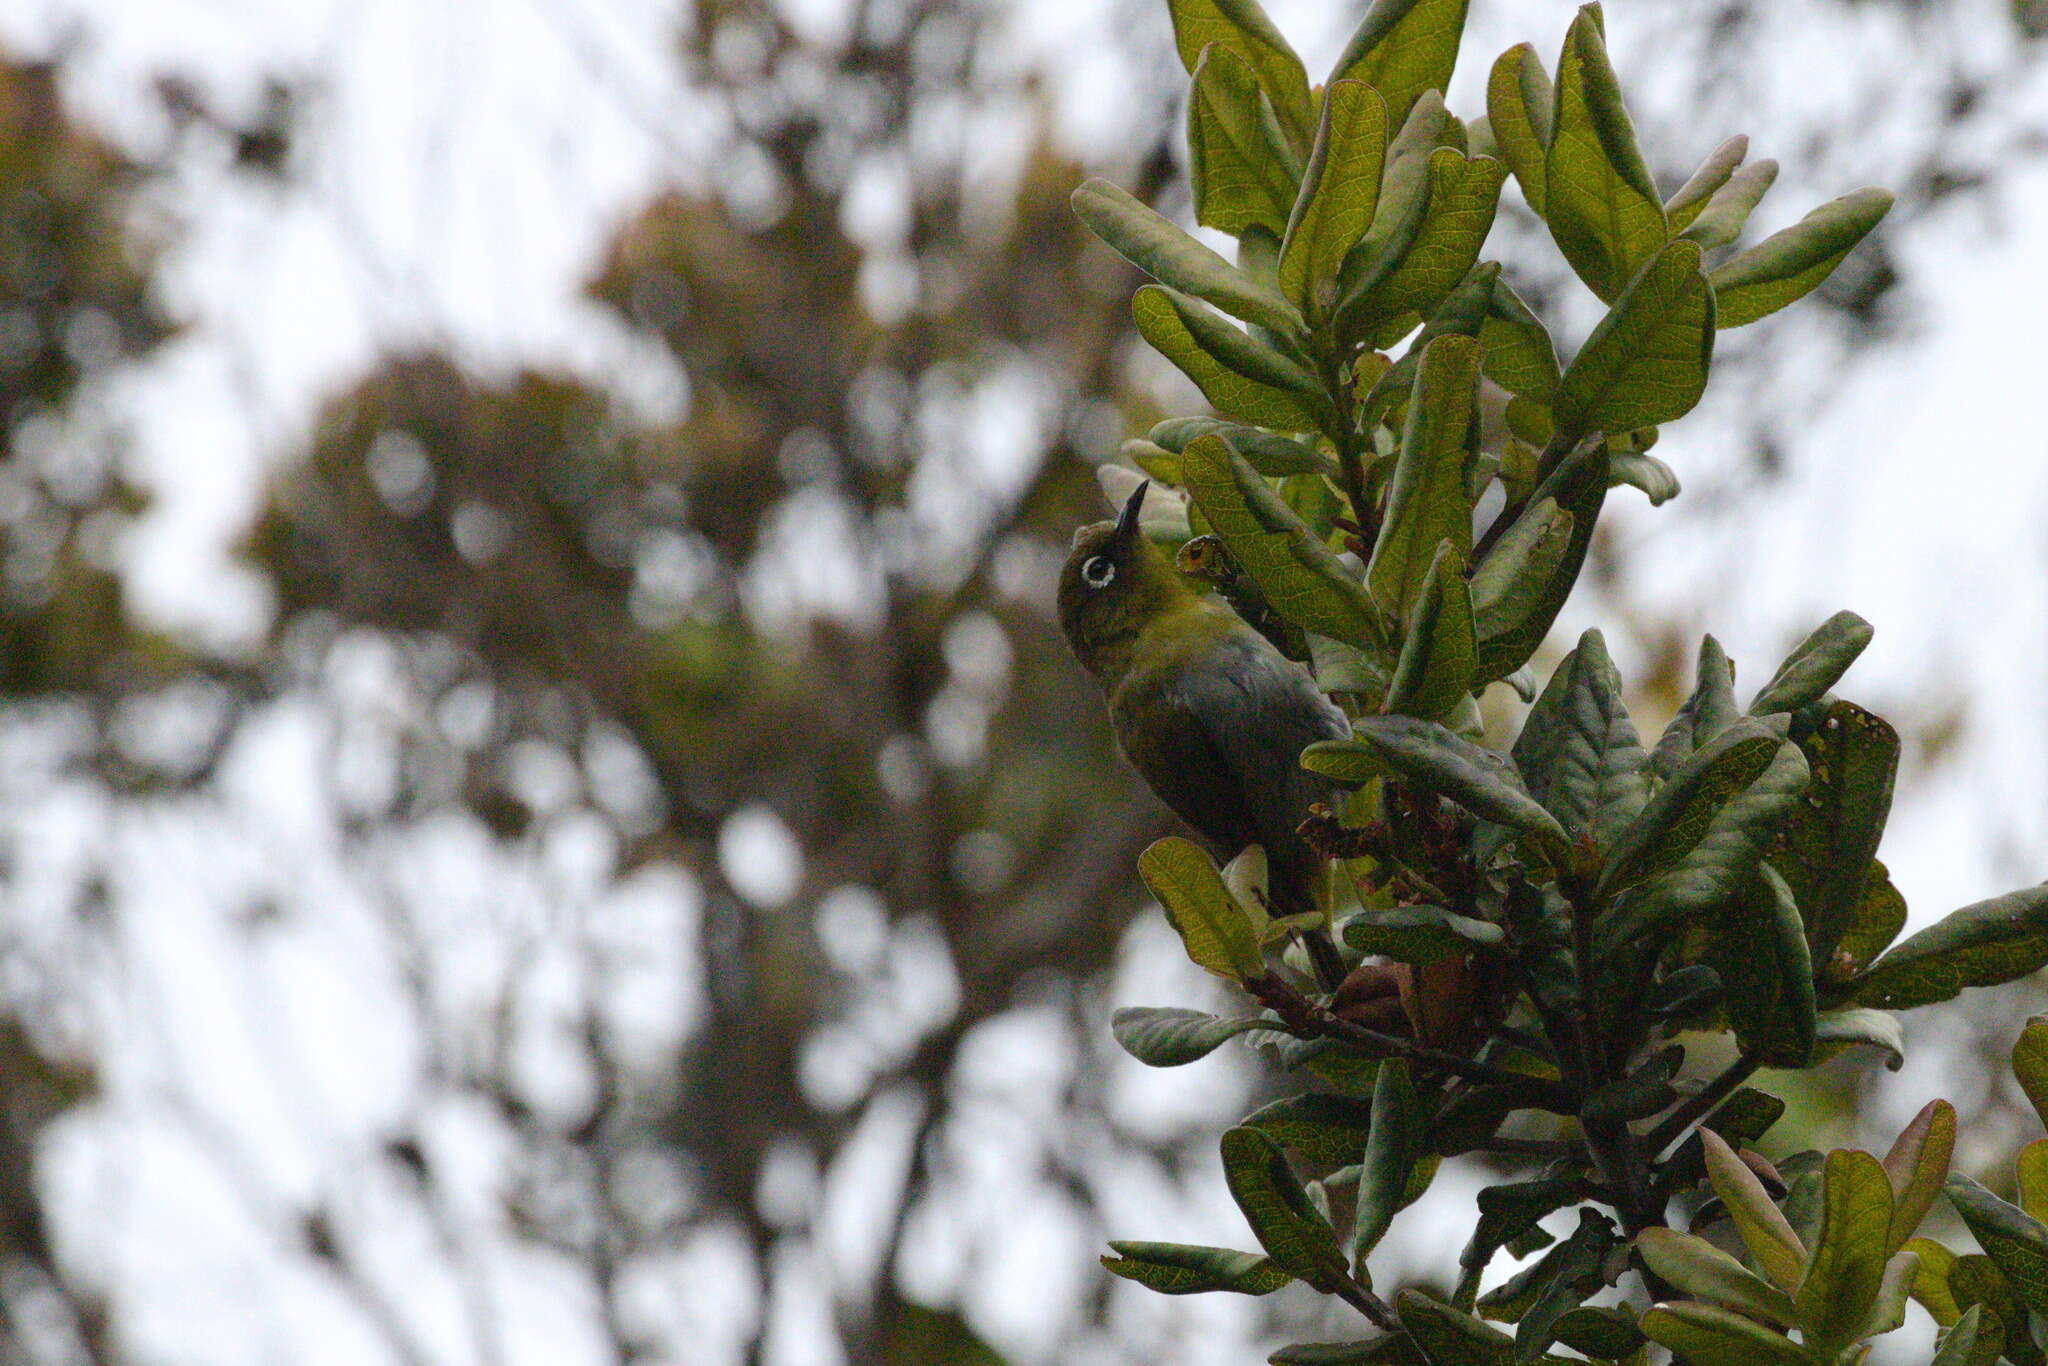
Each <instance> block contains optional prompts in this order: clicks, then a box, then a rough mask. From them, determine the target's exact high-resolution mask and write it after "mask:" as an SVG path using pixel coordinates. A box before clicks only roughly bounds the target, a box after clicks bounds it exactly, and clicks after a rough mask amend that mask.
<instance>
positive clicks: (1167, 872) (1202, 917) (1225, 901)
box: [1138, 835, 1266, 981]
mask: <svg viewBox="0 0 2048 1366" xmlns="http://www.w3.org/2000/svg"><path fill="white" fill-rule="evenodd" d="M1138 875H1139V876H1140V877H1142V878H1144V879H1145V885H1146V886H1147V887H1149V888H1151V889H1152V895H1153V896H1155V897H1157V898H1159V904H1160V905H1161V906H1162V907H1164V908H1165V910H1166V918H1167V921H1168V922H1169V923H1170V924H1172V926H1173V928H1174V930H1175V931H1176V932H1177V933H1178V934H1179V935H1180V939H1181V944H1182V945H1183V946H1184V947H1185V948H1186V949H1187V953H1188V957H1189V958H1191V959H1193V960H1194V961H1195V963H1196V965H1197V966H1199V967H1203V968H1206V969H1208V970H1209V971H1210V972H1213V973H1215V974H1216V975H1217V976H1218V977H1224V978H1228V979H1229V980H1231V981H1239V980H1242V979H1243V978H1247V977H1257V976H1259V975H1260V974H1261V973H1263V972H1264V971H1265V970H1266V960H1265V957H1264V955H1262V954H1261V953H1260V952H1259V941H1258V935H1257V933H1256V931H1255V930H1254V929H1253V927H1252V921H1251V917H1250V916H1249V915H1248V914H1247V913H1246V912H1245V909H1244V907H1242V906H1240V905H1238V904H1237V901H1236V900H1235V899H1234V898H1233V897H1232V896H1231V895H1230V890H1229V889H1228V888H1227V887H1225V886H1224V885H1223V878H1222V875H1221V874H1219V873H1218V872H1217V871H1216V865H1215V863H1214V862H1212V861H1211V860H1210V858H1209V856H1208V854H1206V853H1204V852H1203V851H1202V849H1201V846H1199V845H1197V844H1195V843H1194V842H1193V841H1192V840H1185V839H1181V838H1180V837H1179V836H1177V835H1176V836H1169V837H1167V838H1166V839H1163V840H1159V841H1156V842H1155V843H1153V844H1152V845H1151V846H1150V847H1149V848H1147V849H1146V850H1145V852H1144V853H1142V854H1140V855H1138Z"/></svg>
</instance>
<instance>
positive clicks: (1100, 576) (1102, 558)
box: [1081, 555, 1116, 588]
mask: <svg viewBox="0 0 2048 1366" xmlns="http://www.w3.org/2000/svg"><path fill="white" fill-rule="evenodd" d="M1081 577H1082V578H1083V579H1085V580H1087V582H1088V586H1089V587H1090V588H1107V587H1108V586H1109V581H1110V580H1111V579H1114V578H1115V577H1116V563H1115V561H1113V560H1111V559H1110V558H1109V556H1107V555H1090V556H1089V557H1088V558H1087V559H1086V560H1084V561H1082V562H1081Z"/></svg>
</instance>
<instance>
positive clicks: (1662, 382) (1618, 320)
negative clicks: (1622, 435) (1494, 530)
mask: <svg viewBox="0 0 2048 1366" xmlns="http://www.w3.org/2000/svg"><path fill="white" fill-rule="evenodd" d="M1713 356H1714V295H1713V291H1712V290H1711V289H1709V288H1708V287H1707V278H1706V276H1704V275H1702V274H1700V251H1699V247H1698V246H1696V245H1695V244H1693V243H1691V242H1686V241H1677V242H1671V243H1668V244H1666V245H1665V246H1664V247H1662V248H1661V249H1659V250H1657V251H1656V252H1655V253H1654V254H1653V255H1652V256H1651V257H1650V259H1649V260H1648V261H1647V262H1646V263H1645V264H1644V266H1643V268H1642V269H1641V270H1640V271H1639V272H1638V273H1637V274H1636V275H1635V277H1634V278H1633V279H1631V280H1630V281H1629V282H1628V285H1627V288H1625V289H1623V290H1621V292H1620V297H1619V298H1617V299H1616V300H1615V301H1614V307H1613V308H1611V309H1610V310H1608V313H1607V316H1606V317H1605V318H1602V319H1601V320H1600V323H1599V325H1598V326H1597V327H1595V328H1594V329H1593V334H1592V335H1591V336H1589V337H1588V338H1586V344H1585V345H1584V346H1582V347H1580V348H1579V354H1578V355H1576V356H1574V357H1573V358H1572V363H1571V365H1570V366H1569V367H1568V368H1567V369H1566V370H1565V372H1564V378H1563V379H1562V380H1560V381H1559V382H1558V388H1557V398H1556V400H1555V401H1554V402H1553V403H1552V405H1551V409H1552V413H1553V415H1554V416H1555V418H1556V421H1557V430H1558V432H1559V433H1560V434H1561V435H1562V436H1564V437H1567V438H1571V437H1578V436H1582V435H1584V434H1586V433H1588V432H1595V431H1601V432H1625V431H1630V430H1633V429H1634V428H1637V427H1650V426H1655V425H1656V424H1658V423H1663V422H1672V421H1676V420H1677V419H1678V418H1681V417H1683V416H1685V415H1686V414H1687V413H1689V412H1691V411H1692V407H1693V405H1694V404H1695V403H1698V402H1699V399H1700V394H1701V393H1702V392H1704V391H1705V389H1706V385H1707V368H1708V366H1709V365H1710V364H1711V363H1712V361H1713Z"/></svg>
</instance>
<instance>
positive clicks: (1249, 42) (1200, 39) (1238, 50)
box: [1168, 0, 1314, 147]
mask: <svg viewBox="0 0 2048 1366" xmlns="http://www.w3.org/2000/svg"><path fill="white" fill-rule="evenodd" d="M1168 8H1169V9H1170V10H1171V12H1172V15H1173V44H1174V47H1175V48H1176V49H1178V50H1179V52H1180V60H1181V65H1182V66H1184V67H1186V68H1187V69H1188V71H1189V72H1190V73H1192V72H1193V71H1194V69H1195V67H1196V66H1197V65H1198V64H1199V63H1200V62H1201V60H1202V51H1203V49H1205V48H1207V47H1208V46H1209V45H1210V44H1211V43H1214V44H1216V45H1218V46H1220V47H1224V48H1228V49H1229V50H1230V51H1231V52H1233V53H1235V54H1236V55H1237V56H1239V57H1241V58H1243V59H1244V60H1245V61H1246V62H1247V63H1249V64H1250V65H1251V68H1252V70H1254V71H1256V72H1258V74H1259V84H1260V85H1262V86H1264V87H1265V88H1266V92H1267V93H1268V94H1269V95H1271V96H1272V99H1273V107H1274V109H1275V110H1276V111H1277V112H1278V113H1279V115H1280V122H1281V124H1282V125H1283V126H1284V127H1285V128H1286V129H1287V133H1288V136H1289V137H1291V138H1293V139H1294V141H1295V143H1296V145H1297V146H1301V147H1306V146H1308V139H1309V131H1310V128H1311V125H1312V124H1313V121H1314V118H1313V114H1312V113H1311V110H1310V107H1309V95H1308V72H1307V70H1306V69H1305V68H1304V67H1303V66H1302V64H1301V58H1300V57H1297V56H1296V55H1295V53H1294V49H1293V48H1292V47H1290V46H1288V43H1287V40H1286V39H1285V38H1283V37H1281V36H1280V30H1279V29H1277V28H1275V27H1273V21H1272V20H1271V19H1269V18H1267V17H1266V12H1265V11H1264V10H1263V9H1261V8H1259V5H1258V0H1169V4H1168Z"/></svg>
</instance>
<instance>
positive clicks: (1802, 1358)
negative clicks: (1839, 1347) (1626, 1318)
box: [1642, 1301, 1813, 1366]
mask: <svg viewBox="0 0 2048 1366" xmlns="http://www.w3.org/2000/svg"><path fill="white" fill-rule="evenodd" d="M1642 1329H1643V1334H1644V1336H1646V1337H1648V1338H1649V1339H1650V1340H1651V1341H1652V1342H1656V1343H1660V1344H1662V1345H1663V1346H1666V1347H1669V1348H1670V1349H1671V1350H1672V1351H1674V1352H1676V1353H1678V1354H1679V1355H1680V1356H1682V1357H1683V1358H1685V1360H1687V1361H1688V1362H1691V1363H1692V1366H1813V1362H1812V1358H1810V1357H1808V1356H1807V1355H1806V1353H1805V1352H1804V1351H1803V1350H1801V1349H1800V1347H1799V1346H1798V1344H1796V1343H1794V1342H1793V1341H1792V1339H1790V1338H1788V1337H1786V1336H1785V1335H1784V1334H1783V1333H1776V1332H1773V1331H1771V1330H1770V1329H1768V1328H1766V1327H1764V1326H1763V1325H1762V1324H1760V1323H1757V1322H1755V1321H1753V1320H1751V1319H1746V1318H1744V1317H1743V1316H1742V1315H1740V1314H1736V1313H1732V1312H1730V1311H1729V1310H1726V1309H1721V1308H1718V1307H1716V1306H1714V1305H1711V1304H1697V1303H1693V1302H1690V1301H1688V1302H1686V1303H1682V1304H1659V1305H1653V1306H1652V1307H1651V1308H1650V1309H1649V1311H1648V1312H1646V1313H1645V1314H1644V1315H1643V1318H1642Z"/></svg>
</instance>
